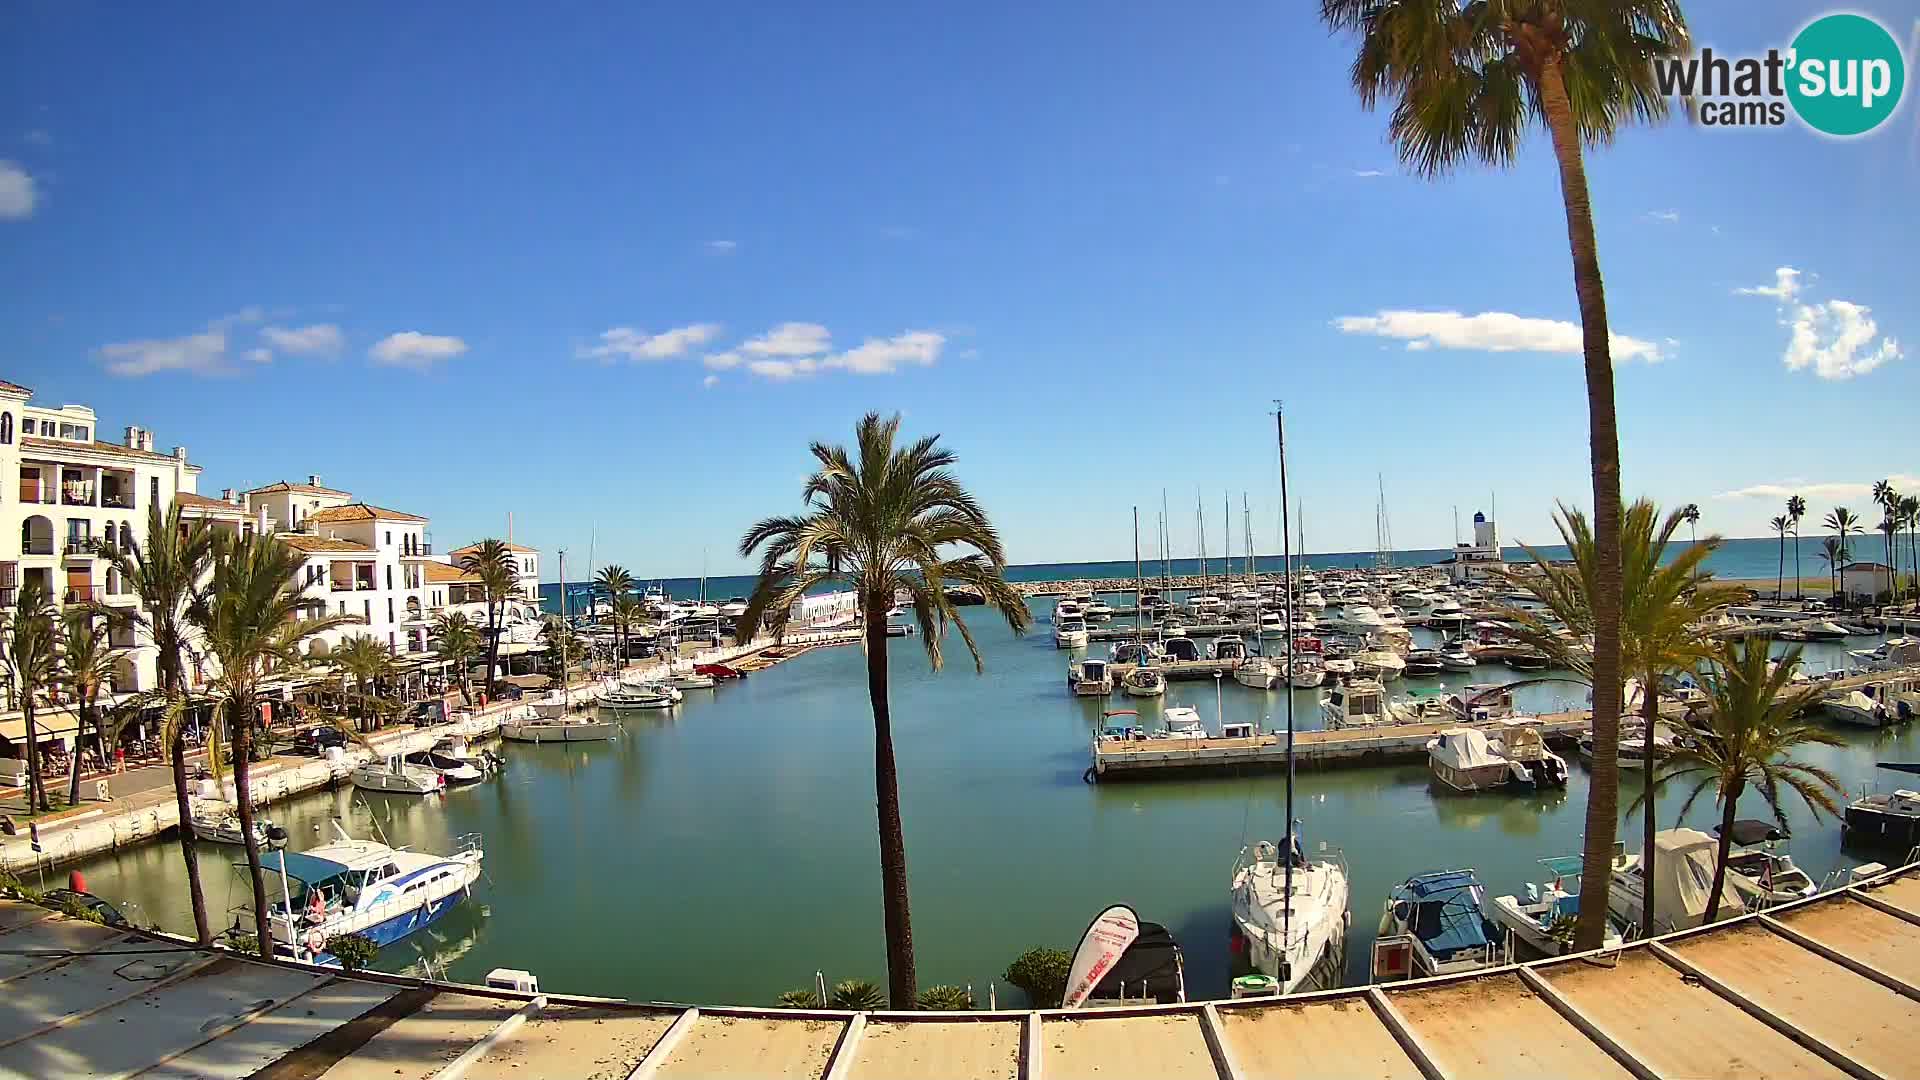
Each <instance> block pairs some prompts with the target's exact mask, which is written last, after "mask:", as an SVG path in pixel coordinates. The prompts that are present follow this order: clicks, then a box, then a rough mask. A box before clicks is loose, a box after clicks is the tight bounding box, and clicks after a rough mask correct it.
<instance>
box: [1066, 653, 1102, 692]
mask: <svg viewBox="0 0 1920 1080" xmlns="http://www.w3.org/2000/svg"><path fill="white" fill-rule="evenodd" d="M1067 688H1068V689H1069V690H1072V691H1073V693H1074V695H1075V696H1077V697H1106V696H1107V695H1108V694H1111V693H1113V668H1112V666H1111V665H1109V664H1108V663H1107V662H1106V661H1105V660H1101V659H1098V658H1095V657H1087V658H1085V659H1082V660H1076V661H1074V662H1073V663H1071V664H1068V665H1067Z"/></svg>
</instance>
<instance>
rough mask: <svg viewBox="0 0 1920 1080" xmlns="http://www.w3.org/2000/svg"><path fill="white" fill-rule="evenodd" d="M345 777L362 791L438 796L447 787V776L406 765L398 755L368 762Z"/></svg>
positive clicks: (417, 766)
mask: <svg viewBox="0 0 1920 1080" xmlns="http://www.w3.org/2000/svg"><path fill="white" fill-rule="evenodd" d="M347 778H348V779H349V780H351V781H352V782H353V786H354V787H357V788H359V789H360V790H362V791H385V792H389V793H392V794H396V795H438V794H440V793H441V792H443V791H445V790H446V789H447V781H446V778H445V777H443V776H441V775H440V774H439V773H437V772H435V771H434V770H432V769H428V768H423V767H421V766H419V765H409V764H407V763H406V761H405V760H404V759H402V758H401V757H400V755H398V754H395V755H393V756H392V757H388V758H384V759H376V760H374V761H369V762H367V763H366V764H365V765H362V766H360V767H358V768H356V769H354V770H353V771H352V772H350V773H348V774H347Z"/></svg>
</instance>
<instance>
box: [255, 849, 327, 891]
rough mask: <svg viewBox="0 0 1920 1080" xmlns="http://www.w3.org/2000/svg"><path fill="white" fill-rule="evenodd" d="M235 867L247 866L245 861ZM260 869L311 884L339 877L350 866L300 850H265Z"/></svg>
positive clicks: (261, 854)
mask: <svg viewBox="0 0 1920 1080" xmlns="http://www.w3.org/2000/svg"><path fill="white" fill-rule="evenodd" d="M233 865H234V866H235V868H241V867H245V866H246V865H247V864H246V863H244V862H237V863H234V864H233ZM260 869H261V870H263V871H265V872H266V873H269V874H272V875H274V876H276V877H277V876H279V875H280V874H282V873H284V874H286V875H287V876H288V877H290V878H298V879H299V880H301V881H304V882H307V883H309V884H312V883H316V882H322V881H326V880H327V879H328V878H335V877H339V876H340V875H341V874H344V873H346V872H347V871H348V870H349V869H350V867H348V866H347V864H346V863H342V862H334V861H333V860H332V859H322V858H319V857H317V856H313V855H305V854H302V853H300V852H298V851H263V852H261V853H260Z"/></svg>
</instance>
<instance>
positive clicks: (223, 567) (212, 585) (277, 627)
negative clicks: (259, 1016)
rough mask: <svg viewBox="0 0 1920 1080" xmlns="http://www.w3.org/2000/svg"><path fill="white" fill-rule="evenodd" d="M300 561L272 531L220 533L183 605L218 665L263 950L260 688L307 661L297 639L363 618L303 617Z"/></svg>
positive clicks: (268, 949) (269, 950)
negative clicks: (256, 827)
mask: <svg viewBox="0 0 1920 1080" xmlns="http://www.w3.org/2000/svg"><path fill="white" fill-rule="evenodd" d="M305 566H306V555H305V553H303V552H300V551H297V550H295V549H293V548H291V547H288V546H287V545H285V544H282V543H280V542H279V541H278V540H275V539H274V538H272V537H271V536H245V537H240V536H234V535H233V534H230V533H223V534H221V535H220V537H219V539H218V541H217V542H216V543H215V545H214V560H213V573H212V578H211V580H210V581H209V582H208V584H207V587H206V590H205V591H204V593H203V595H202V596H201V598H200V602H198V603H196V604H194V605H193V606H192V608H191V609H190V610H189V612H188V617H189V618H190V619H191V620H192V622H193V625H194V627H195V628H196V629H198V630H199V631H200V634H201V637H202V639H203V640H204V642H205V643H206V648H207V651H208V652H209V653H210V654H212V656H213V657H214V658H215V659H216V660H217V661H218V662H219V666H220V674H219V675H218V676H217V677H216V678H215V679H214V680H213V682H212V684H211V689H212V691H213V693H214V695H215V697H216V698H217V699H218V701H219V705H220V715H221V718H222V721H223V723H222V726H223V727H224V728H225V730H226V735H227V739H228V740H229V741H230V742H231V743H232V746H233V791H234V809H235V811H236V812H237V813H238V815H239V818H240V834H241V836H242V837H243V838H244V839H245V841H246V848H247V870H248V874H249V877H250V878H251V879H252V884H253V917H254V932H255V934H256V935H257V937H256V941H257V942H258V943H259V948H260V955H261V956H263V957H270V956H272V954H273V936H272V930H271V928H270V926H269V925H268V920H267V914H268V909H267V888H266V880H265V878H264V877H263V876H262V874H261V871H260V841H259V838H258V837H257V836H255V834H254V831H253V821H254V817H253V794H252V780H251V775H252V767H251V762H252V754H253V728H254V724H255V721H256V718H257V717H258V716H259V712H260V703H261V701H262V700H263V698H262V697H261V693H260V687H261V684H262V683H263V682H265V681H266V680H267V679H268V678H269V677H275V678H284V677H286V676H287V675H289V674H292V673H297V672H298V671H299V670H300V668H301V667H302V666H304V662H305V656H304V655H303V650H302V648H301V646H302V645H303V643H305V642H306V641H307V640H308V639H309V638H311V637H313V636H314V635H315V634H319V633H321V632H323V631H326V630H331V629H333V628H335V627H338V626H344V625H348V624H351V623H358V622H360V621H361V620H360V619H359V618H358V617H356V616H351V615H330V616H322V617H320V618H306V617H304V616H303V615H302V612H303V611H305V610H306V607H307V605H308V603H309V601H307V600H306V599H304V598H303V597H302V596H301V594H300V572H301V570H302V569H304V568H305ZM215 757H216V756H215V755H211V754H210V755H209V759H210V760H213V759H215Z"/></svg>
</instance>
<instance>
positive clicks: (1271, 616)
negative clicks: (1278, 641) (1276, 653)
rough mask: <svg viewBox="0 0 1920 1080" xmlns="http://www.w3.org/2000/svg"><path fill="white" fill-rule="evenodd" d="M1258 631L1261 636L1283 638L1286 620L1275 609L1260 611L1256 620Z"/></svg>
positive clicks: (1285, 633)
mask: <svg viewBox="0 0 1920 1080" xmlns="http://www.w3.org/2000/svg"><path fill="white" fill-rule="evenodd" d="M1258 623H1259V625H1258V627H1257V629H1258V631H1259V633H1260V636H1261V637H1263V638H1284V637H1286V636H1288V635H1287V621H1286V620H1285V619H1283V618H1281V617H1280V613H1279V612H1277V611H1262V612H1261V613H1260V618H1259V620H1258Z"/></svg>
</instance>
